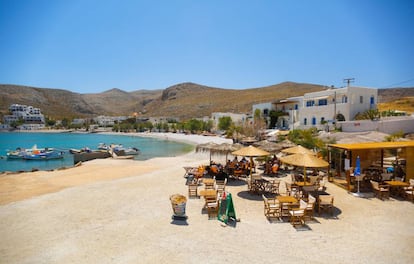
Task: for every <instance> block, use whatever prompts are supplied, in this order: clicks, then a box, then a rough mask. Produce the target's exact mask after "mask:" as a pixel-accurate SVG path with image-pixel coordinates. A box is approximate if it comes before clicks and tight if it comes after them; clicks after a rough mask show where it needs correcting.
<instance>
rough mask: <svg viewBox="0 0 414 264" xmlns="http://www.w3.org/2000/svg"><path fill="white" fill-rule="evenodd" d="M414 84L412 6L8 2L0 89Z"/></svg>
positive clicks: (283, 1)
mask: <svg viewBox="0 0 414 264" xmlns="http://www.w3.org/2000/svg"><path fill="white" fill-rule="evenodd" d="M345 78H354V82H353V83H352V85H355V86H363V87H373V88H390V87H414V1H410V0H273V1H272V0H269V1H266V0H257V1H251V0H234V1H233V0H227V1H226V0H208V1H202V0H165V1H162V0H148V1H141V0H70V1H69V0H0V84H17V85H28V86H35V87H42V88H57V89H65V90H70V91H72V92H78V93H100V92H103V91H106V90H109V89H112V88H119V89H121V90H124V91H136V90H153V89H165V88H168V87H169V86H172V85H175V84H178V83H182V82H193V83H198V84H202V85H207V86H211V87H219V88H225V89H246V88H256V87H263V86H268V85H273V84H278V83H281V82H285V81H292V82H299V83H312V84H320V85H327V86H331V85H334V86H335V87H342V86H345V85H346V84H345V83H344V79H345Z"/></svg>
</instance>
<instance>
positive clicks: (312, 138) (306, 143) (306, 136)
mask: <svg viewBox="0 0 414 264" xmlns="http://www.w3.org/2000/svg"><path fill="white" fill-rule="evenodd" d="M317 135H318V130H317V129H316V128H310V129H305V130H300V129H295V130H292V131H290V132H289V134H288V136H287V137H288V139H289V140H290V141H292V142H293V143H295V144H298V145H301V146H303V147H305V148H308V149H318V150H322V149H324V148H325V143H324V142H323V140H321V139H320V138H318V137H317Z"/></svg>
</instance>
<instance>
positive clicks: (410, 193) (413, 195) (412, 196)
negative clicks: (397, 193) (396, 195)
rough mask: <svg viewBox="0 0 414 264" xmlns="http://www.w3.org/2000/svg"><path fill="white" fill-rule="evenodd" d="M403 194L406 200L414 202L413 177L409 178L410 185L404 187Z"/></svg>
mask: <svg viewBox="0 0 414 264" xmlns="http://www.w3.org/2000/svg"><path fill="white" fill-rule="evenodd" d="M404 194H405V197H406V198H407V200H411V202H414V179H410V186H408V187H404Z"/></svg>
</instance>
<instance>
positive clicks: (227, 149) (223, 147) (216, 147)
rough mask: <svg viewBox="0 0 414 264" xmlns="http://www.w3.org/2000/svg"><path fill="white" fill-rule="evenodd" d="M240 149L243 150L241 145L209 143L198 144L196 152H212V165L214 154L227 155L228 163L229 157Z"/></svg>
mask: <svg viewBox="0 0 414 264" xmlns="http://www.w3.org/2000/svg"><path fill="white" fill-rule="evenodd" d="M240 148H242V145H241V144H230V143H221V144H216V143H213V142H208V143H203V144H198V145H197V146H196V152H203V151H209V152H210V164H211V155H212V154H213V155H214V154H221V155H226V161H227V155H228V154H230V153H231V152H233V151H236V150H238V149H240Z"/></svg>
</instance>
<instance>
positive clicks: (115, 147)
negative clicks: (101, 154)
mask: <svg viewBox="0 0 414 264" xmlns="http://www.w3.org/2000/svg"><path fill="white" fill-rule="evenodd" d="M98 149H100V150H107V151H113V152H115V153H116V154H117V155H119V156H124V155H139V154H140V150H139V149H138V148H135V147H124V146H123V145H121V144H111V145H109V146H108V145H106V144H105V143H100V144H99V145H98Z"/></svg>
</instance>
